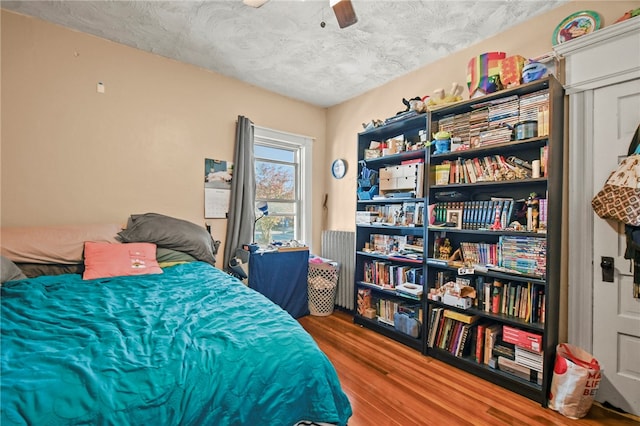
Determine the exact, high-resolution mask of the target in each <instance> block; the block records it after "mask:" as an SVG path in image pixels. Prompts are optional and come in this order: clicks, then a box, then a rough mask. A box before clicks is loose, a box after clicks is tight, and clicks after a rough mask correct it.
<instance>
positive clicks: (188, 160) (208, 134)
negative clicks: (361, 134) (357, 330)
mask: <svg viewBox="0 0 640 426" xmlns="http://www.w3.org/2000/svg"><path fill="white" fill-rule="evenodd" d="M99 81H101V82H103V83H104V86H105V88H106V93H104V94H99V93H97V90H96V85H97V83H98V82H99ZM1 106H2V145H1V149H2V181H1V187H2V193H1V196H2V206H1V211H2V215H1V223H2V226H28V225H49V224H68V223H96V222H117V223H124V222H126V219H127V217H128V216H129V215H130V214H132V213H144V212H150V211H153V212H159V213H164V214H168V215H172V216H176V217H180V218H184V219H187V220H190V221H193V222H195V223H199V224H204V221H205V219H204V200H203V194H204V189H203V188H204V183H203V173H204V158H205V157H208V158H215V159H222V160H229V161H232V160H233V151H234V149H233V144H234V137H235V122H236V118H237V116H238V115H244V116H247V117H249V118H250V119H251V120H252V121H253V122H254V123H256V124H257V125H260V126H263V127H268V128H272V129H277V130H282V131H287V132H291V133H296V134H302V135H307V136H311V137H313V138H315V142H314V148H313V156H314V158H315V160H316V161H315V162H314V175H315V176H321V175H322V173H324V172H325V171H326V169H325V168H324V167H323V166H322V165H323V164H325V163H326V161H325V123H326V109H324V108H319V107H314V106H311V105H309V104H305V103H303V102H298V101H294V100H292V99H289V98H286V97H282V96H279V95H276V94H273V93H270V92H267V91H265V90H262V89H258V88H256V87H253V86H250V85H247V84H244V83H241V82H239V81H237V80H233V79H230V78H226V77H223V76H221V75H219V74H215V73H212V72H209V71H205V70H203V69H200V68H197V67H195V66H190V65H186V64H182V63H179V62H176V61H173V60H169V59H165V58H163V57H160V56H156V55H153V54H149V53H145V52H142V51H140V50H137V49H133V48H129V47H126V46H123V45H119V44H116V43H112V42H109V41H105V40H103V39H99V38H96V37H93V36H89V35H86V34H83V33H79V32H75V31H70V30H67V29H64V28H62V27H58V26H55V25H52V24H49V23H45V22H43V21H40V20H36V19H33V18H29V17H24V16H21V15H17V14H14V13H10V12H7V11H2V104H1ZM313 185H314V194H315V196H314V200H313V202H314V211H317V212H320V211H321V202H322V195H323V194H324V192H325V190H324V180H323V179H317V180H316V181H314V183H313ZM318 216H319V215H318ZM208 222H210V223H211V224H212V227H213V230H212V234H213V235H214V237H216V238H217V239H220V240H222V241H224V239H225V232H226V220H224V219H209V220H208ZM320 226H321V224H320V221H316V223H315V224H314V227H313V231H314V232H313V234H314V241H316V242H318V243H319V241H320ZM221 250H222V248H221ZM221 253H222V251H221ZM219 266H220V265H219Z"/></svg>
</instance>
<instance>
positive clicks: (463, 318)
mask: <svg viewBox="0 0 640 426" xmlns="http://www.w3.org/2000/svg"><path fill="white" fill-rule="evenodd" d="M477 320H478V316H477V315H467V314H463V313H460V312H457V311H454V310H451V309H445V308H433V309H432V310H431V316H430V318H429V335H428V336H427V344H428V345H429V347H430V348H434V347H436V348H440V349H443V350H446V351H448V352H450V353H451V354H453V355H455V356H466V355H468V353H469V349H470V341H471V339H470V331H471V329H472V327H473V325H474V323H475V322H476V321H477Z"/></svg>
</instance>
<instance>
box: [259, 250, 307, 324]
mask: <svg viewBox="0 0 640 426" xmlns="http://www.w3.org/2000/svg"><path fill="white" fill-rule="evenodd" d="M308 273H309V250H308V249H306V250H301V249H296V250H295V251H273V252H259V251H256V252H253V253H251V254H250V255H249V287H250V288H252V289H254V290H256V291H257V292H259V293H262V294H263V295H265V296H266V297H268V298H269V299H270V300H271V301H272V302H274V303H276V304H277V305H278V306H280V307H281V308H282V309H284V310H285V311H287V312H289V314H290V315H291V316H292V317H294V318H299V317H302V316H305V315H309V303H308V297H307V275H308Z"/></svg>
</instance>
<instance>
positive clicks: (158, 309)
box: [0, 262, 351, 426]
mask: <svg viewBox="0 0 640 426" xmlns="http://www.w3.org/2000/svg"><path fill="white" fill-rule="evenodd" d="M1 291H2V300H1V302H2V312H1V313H2V317H1V321H2V342H1V344H2V347H1V349H2V355H1V356H2V371H1V373H2V379H1V389H2V395H1V397H2V399H1V403H2V406H1V418H0V423H1V424H2V425H3V426H7V425H13V424H30V425H49V424H55V425H63V424H64V425H66V424H76V425H79V424H85V425H88V424H100V425H128V424H132V425H215V426H222V425H273V426H280V425H282V426H285V425H293V424H295V423H296V422H298V421H301V420H308V421H324V422H332V423H337V424H341V425H344V424H346V422H347V419H348V418H349V417H350V415H351V406H350V404H349V401H348V399H347V397H346V396H345V394H344V393H343V391H342V390H341V387H340V383H339V381H338V377H337V375H336V372H335V370H334V368H333V366H332V364H331V363H330V362H329V360H328V359H327V357H326V356H325V355H324V353H322V352H321V351H320V349H319V348H318V346H317V345H316V343H315V342H314V340H313V339H312V338H311V336H310V335H309V334H308V333H307V332H306V331H305V330H304V329H303V328H302V327H301V326H300V325H299V324H298V323H297V321H295V320H294V319H293V318H292V317H291V316H289V314H287V313H286V312H285V311H283V310H282V309H281V308H279V307H278V306H277V305H275V304H273V303H271V302H270V301H269V300H268V299H266V298H265V297H263V296H262V295H260V294H259V293H256V292H255V291H253V290H251V289H249V288H247V287H245V286H244V285H242V284H241V283H240V282H239V281H237V280H235V279H234V278H232V277H230V276H228V275H226V274H224V273H223V272H221V271H220V270H218V269H216V268H213V267H212V266H210V265H208V264H205V263H201V262H194V263H190V264H184V265H178V266H174V267H171V268H167V269H165V270H164V273H163V274H161V275H147V276H136V277H117V278H108V279H98V280H90V281H83V280H82V279H81V276H80V275H59V276H43V277H39V278H34V279H29V280H22V281H13V282H9V283H5V284H4V286H3V287H2V288H1Z"/></svg>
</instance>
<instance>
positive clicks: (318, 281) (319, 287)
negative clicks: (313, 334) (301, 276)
mask: <svg viewBox="0 0 640 426" xmlns="http://www.w3.org/2000/svg"><path fill="white" fill-rule="evenodd" d="M338 270H339V268H338V263H337V262H323V263H313V262H309V275H308V296H309V313H310V314H311V315H315V316H327V315H331V314H332V313H333V308H334V306H335V300H336V289H337V287H338Z"/></svg>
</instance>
